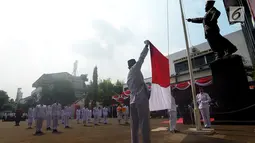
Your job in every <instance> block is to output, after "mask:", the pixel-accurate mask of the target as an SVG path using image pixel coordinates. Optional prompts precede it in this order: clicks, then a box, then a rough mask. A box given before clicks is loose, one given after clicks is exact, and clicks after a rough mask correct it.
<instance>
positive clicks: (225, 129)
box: [0, 119, 255, 143]
mask: <svg viewBox="0 0 255 143" xmlns="http://www.w3.org/2000/svg"><path fill="white" fill-rule="evenodd" d="M161 121H162V120H160V119H152V120H151V127H152V129H154V130H155V129H156V131H153V132H152V135H151V139H152V143H247V142H248V143H255V132H254V128H255V126H214V128H215V129H216V132H217V134H215V135H212V136H194V135H186V134H182V133H179V134H170V133H168V132H167V131H162V129H164V127H166V126H167V125H165V124H160V122H161ZM110 122H111V125H101V126H97V127H93V126H92V127H83V126H82V125H81V124H79V125H77V124H76V123H75V121H72V122H71V125H72V127H73V128H72V129H63V126H62V125H61V126H60V129H59V130H61V131H63V133H62V134H59V135H55V134H52V133H51V132H47V131H45V129H44V130H43V131H44V132H45V135H43V136H33V133H34V129H32V130H27V129H26V127H27V125H26V122H22V123H21V126H19V127H15V126H13V123H11V122H0V143H85V142H86V143H101V142H102V143H130V128H129V126H123V125H118V124H117V123H116V119H114V120H111V121H110ZM162 127H163V128H162ZM188 127H189V126H185V125H178V128H179V129H180V130H185V129H187V128H188ZM44 128H45V127H44Z"/></svg>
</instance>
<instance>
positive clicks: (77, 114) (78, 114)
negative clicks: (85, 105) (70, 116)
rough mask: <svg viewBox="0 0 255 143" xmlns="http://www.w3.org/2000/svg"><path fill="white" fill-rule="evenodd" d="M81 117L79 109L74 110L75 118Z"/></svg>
mask: <svg viewBox="0 0 255 143" xmlns="http://www.w3.org/2000/svg"><path fill="white" fill-rule="evenodd" d="M80 117H81V111H80V109H77V110H76V118H80Z"/></svg>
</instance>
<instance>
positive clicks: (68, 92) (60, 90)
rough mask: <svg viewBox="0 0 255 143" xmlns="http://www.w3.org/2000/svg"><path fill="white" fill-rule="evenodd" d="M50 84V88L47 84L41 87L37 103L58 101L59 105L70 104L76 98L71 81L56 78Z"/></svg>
mask: <svg viewBox="0 0 255 143" xmlns="http://www.w3.org/2000/svg"><path fill="white" fill-rule="evenodd" d="M52 85H53V88H52V89H51V88H49V87H47V86H46V87H42V96H41V98H40V101H39V103H42V104H46V105H48V104H53V103H54V102H55V101H58V102H59V103H60V104H61V105H70V104H72V103H73V102H74V101H75V100H76V97H75V92H74V89H73V86H72V83H70V82H69V81H66V80H57V81H54V82H53V84H52Z"/></svg>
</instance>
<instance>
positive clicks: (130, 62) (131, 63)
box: [128, 59, 136, 68]
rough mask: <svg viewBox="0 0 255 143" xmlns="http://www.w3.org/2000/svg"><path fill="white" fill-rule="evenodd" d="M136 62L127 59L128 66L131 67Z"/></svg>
mask: <svg viewBox="0 0 255 143" xmlns="http://www.w3.org/2000/svg"><path fill="white" fill-rule="evenodd" d="M135 63H136V60H135V59H130V60H128V68H131V67H132V66H133V65H134V64H135Z"/></svg>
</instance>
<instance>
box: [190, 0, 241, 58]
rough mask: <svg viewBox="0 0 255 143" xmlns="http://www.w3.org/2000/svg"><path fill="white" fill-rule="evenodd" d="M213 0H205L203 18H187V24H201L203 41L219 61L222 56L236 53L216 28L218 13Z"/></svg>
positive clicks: (234, 48) (233, 47)
mask: <svg viewBox="0 0 255 143" xmlns="http://www.w3.org/2000/svg"><path fill="white" fill-rule="evenodd" d="M214 3H215V0H207V3H206V5H205V12H206V14H205V16H204V17H201V18H188V19H187V21H188V22H192V23H203V26H204V32H205V39H206V40H207V42H208V44H209V45H210V47H211V49H212V51H213V52H214V53H215V56H216V59H221V58H223V56H229V55H232V54H233V53H235V52H236V51H237V48H236V46H235V45H233V44H232V43H231V42H230V41H229V40H227V39H226V38H225V37H223V36H222V35H221V34H220V28H219V26H218V24H217V23H218V18H219V17H220V14H221V13H220V11H218V10H217V9H216V8H215V7H214Z"/></svg>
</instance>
